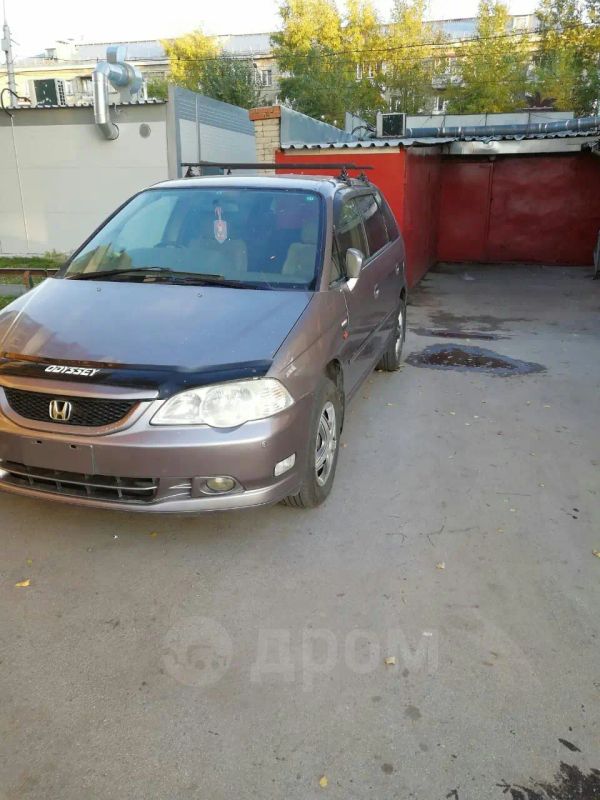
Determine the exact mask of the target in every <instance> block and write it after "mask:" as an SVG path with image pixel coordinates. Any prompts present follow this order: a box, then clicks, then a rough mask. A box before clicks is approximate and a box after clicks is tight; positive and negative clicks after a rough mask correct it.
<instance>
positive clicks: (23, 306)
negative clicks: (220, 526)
mask: <svg viewBox="0 0 600 800" xmlns="http://www.w3.org/2000/svg"><path fill="white" fill-rule="evenodd" d="M404 258H405V256H404V246H403V242H402V238H401V235H400V233H399V230H398V226H397V224H396V221H395V219H394V216H393V214H392V212H391V211H390V208H389V206H388V204H387V203H386V201H385V199H384V198H383V196H382V194H381V192H380V191H379V190H378V189H377V188H376V187H375V186H374V185H372V184H371V183H369V182H368V181H367V180H366V179H349V178H347V177H346V176H345V175H344V174H342V175H341V176H340V177H337V178H334V177H307V176H299V175H290V176H264V177H262V176H261V177H243V178H241V177H233V176H219V177H204V178H187V179H181V180H175V181H169V182H165V183H161V184H158V185H156V186H153V187H151V188H149V189H148V190H146V191H143V192H140V193H139V194H137V195H136V196H135V197H133V198H132V199H131V200H129V201H128V202H127V203H125V204H124V205H123V206H122V207H121V208H119V209H118V210H117V211H116V212H115V213H114V214H113V215H112V216H111V217H109V219H108V220H107V221H106V222H105V223H104V224H103V225H102V226H101V227H100V228H99V229H98V230H97V231H95V233H94V234H93V235H92V236H91V237H90V238H89V239H88V240H87V241H86V242H85V243H84V244H83V245H82V246H81V247H80V248H79V249H78V250H76V251H75V253H74V254H73V256H71V258H69V260H68V261H67V262H66V264H65V265H64V266H63V267H62V268H61V269H60V270H59V272H58V273H57V274H56V276H55V277H53V278H50V279H48V280H46V281H45V282H44V283H42V284H41V285H40V286H38V287H37V288H35V289H34V290H32V291H31V292H29V293H27V294H26V295H23V296H22V297H20V298H19V299H17V300H16V301H15V302H13V303H12V304H11V305H9V306H7V307H6V308H5V309H4V311H3V312H2V313H0V342H1V347H0V488H2V489H4V490H7V491H10V492H14V493H17V494H22V495H30V496H35V497H40V498H42V497H43V498H49V499H57V500H61V501H63V502H67V503H73V504H79V505H89V506H96V507H103V508H119V509H126V510H132V511H160V512H184V511H193V512H198V511H214V510H220V509H234V508H246V507H249V506H257V505H262V504H267V503H275V502H278V501H281V500H284V501H285V502H286V503H287V504H288V505H291V506H298V507H312V506H316V505H318V504H319V503H321V502H322V501H323V500H324V499H325V498H326V497H327V495H328V494H329V492H330V490H331V486H332V483H333V479H334V475H335V469H336V463H337V459H338V453H339V443H340V432H341V429H342V424H343V420H344V413H345V410H346V406H347V403H348V401H349V400H350V399H351V398H352V396H353V395H354V394H355V393H356V391H357V389H358V387H359V386H360V384H361V382H362V381H363V380H364V379H365V378H366V376H368V375H369V373H370V372H371V370H372V369H373V368H374V367H375V366H376V365H378V364H379V365H380V367H381V368H383V369H385V370H396V369H398V367H399V364H400V358H401V352H402V344H403V341H404V334H405V325H406V316H405V315H406V291H407V287H406V279H405V270H404Z"/></svg>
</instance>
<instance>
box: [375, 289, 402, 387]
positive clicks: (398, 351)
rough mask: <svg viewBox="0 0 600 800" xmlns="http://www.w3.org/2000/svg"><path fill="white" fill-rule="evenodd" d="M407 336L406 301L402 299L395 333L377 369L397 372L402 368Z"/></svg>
mask: <svg viewBox="0 0 600 800" xmlns="http://www.w3.org/2000/svg"><path fill="white" fill-rule="evenodd" d="M405 336H406V303H405V302H404V300H402V299H401V300H400V305H399V306H398V313H397V317H396V324H395V327H394V333H393V335H392V338H391V339H390V343H389V345H388V347H387V350H386V351H385V353H384V354H383V355H382V356H381V360H380V361H379V363H378V364H377V369H381V370H384V372H395V371H396V370H398V369H400V364H401V362H402V346H403V345H404V337H405Z"/></svg>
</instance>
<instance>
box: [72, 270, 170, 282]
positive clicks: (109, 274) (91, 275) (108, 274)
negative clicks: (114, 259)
mask: <svg viewBox="0 0 600 800" xmlns="http://www.w3.org/2000/svg"><path fill="white" fill-rule="evenodd" d="M176 274H178V273H176V272H174V271H173V270H172V269H168V268H167V267H138V268H137V269H136V268H131V269H105V270H99V271H98V272H78V273H76V274H75V275H66V276H65V277H66V279H67V280H70V281H102V280H104V279H105V278H120V277H121V276H123V277H124V276H126V275H129V276H132V275H133V276H136V275H137V276H139V277H140V278H154V277H161V276H165V277H168V278H170V277H173V276H174V275H176Z"/></svg>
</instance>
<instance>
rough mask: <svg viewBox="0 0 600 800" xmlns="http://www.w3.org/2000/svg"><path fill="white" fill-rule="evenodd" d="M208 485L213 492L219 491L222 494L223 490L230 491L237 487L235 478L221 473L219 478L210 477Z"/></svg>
mask: <svg viewBox="0 0 600 800" xmlns="http://www.w3.org/2000/svg"><path fill="white" fill-rule="evenodd" d="M206 486H207V488H208V489H210V491H211V492H218V493H219V494H220V493H222V492H230V491H231V490H232V489H233V488H235V481H234V480H233V478H229V477H227V476H225V475H221V476H219V477H218V478H209V479H208V480H207V481H206Z"/></svg>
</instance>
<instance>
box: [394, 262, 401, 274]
mask: <svg viewBox="0 0 600 800" xmlns="http://www.w3.org/2000/svg"><path fill="white" fill-rule="evenodd" d="M394 272H395V273H396V275H400V264H396V266H395V267H394Z"/></svg>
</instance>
